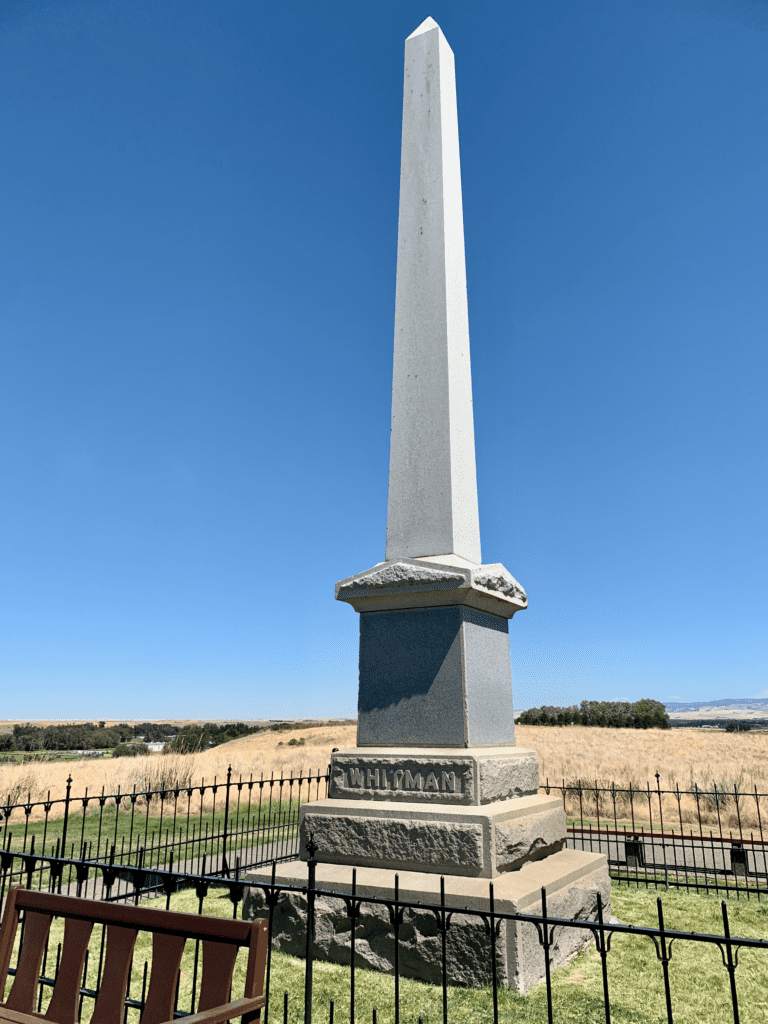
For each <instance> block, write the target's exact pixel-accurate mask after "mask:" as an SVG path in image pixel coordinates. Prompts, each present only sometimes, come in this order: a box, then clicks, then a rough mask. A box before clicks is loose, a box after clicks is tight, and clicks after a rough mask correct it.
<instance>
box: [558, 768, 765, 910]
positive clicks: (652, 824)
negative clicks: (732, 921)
mask: <svg viewBox="0 0 768 1024" xmlns="http://www.w3.org/2000/svg"><path fill="white" fill-rule="evenodd" d="M540 788H541V790H542V791H543V792H545V793H547V794H550V793H560V795H561V796H562V799H563V806H564V808H565V813H566V818H567V822H568V825H567V829H568V838H567V842H568V846H569V847H570V848H572V849H576V850H589V851H591V852H594V853H604V854H606V856H607V857H608V865H609V870H610V874H611V878H613V879H615V880H617V881H621V882H626V883H628V884H630V885H637V886H646V887H650V886H655V887H658V886H662V887H666V888H679V889H690V890H694V891H697V892H706V893H714V894H722V895H724V896H728V897H736V898H739V899H740V898H742V897H743V898H746V899H750V898H752V897H756V898H757V899H761V898H763V897H768V836H767V835H766V834H765V833H764V832H763V821H764V817H765V811H766V810H768V794H765V793H758V792H757V787H755V788H754V790H748V791H746V792H743V791H740V790H739V787H738V785H734V786H733V787H728V788H724V787H722V786H718V785H717V783H715V782H713V783H712V786H711V788H709V789H707V788H699V787H698V786H694V788H693V789H687V790H681V789H680V788H679V786H676V787H675V788H674V789H662V788H661V785H660V775H659V774H658V773H657V774H656V785H655V787H654V786H651V784H650V783H648V784H647V785H646V787H645V788H641V787H633V786H627V787H624V786H616V785H615V784H614V783H611V784H610V785H601V784H599V783H597V782H595V783H594V784H590V783H587V782H582V781H581V780H578V781H576V782H573V783H569V782H566V781H565V780H563V781H562V783H560V784H556V783H551V782H550V781H549V779H547V781H546V783H545V784H544V785H543V786H541V787H540Z"/></svg>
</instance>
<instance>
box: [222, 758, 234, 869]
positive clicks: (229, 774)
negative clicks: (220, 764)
mask: <svg viewBox="0 0 768 1024" xmlns="http://www.w3.org/2000/svg"><path fill="white" fill-rule="evenodd" d="M231 785H232V765H230V766H229V767H228V768H227V788H226V792H225V794H224V836H223V838H222V841H221V873H222V874H223V875H224V877H225V878H229V865H228V864H227V825H228V824H229V789H230V786H231Z"/></svg>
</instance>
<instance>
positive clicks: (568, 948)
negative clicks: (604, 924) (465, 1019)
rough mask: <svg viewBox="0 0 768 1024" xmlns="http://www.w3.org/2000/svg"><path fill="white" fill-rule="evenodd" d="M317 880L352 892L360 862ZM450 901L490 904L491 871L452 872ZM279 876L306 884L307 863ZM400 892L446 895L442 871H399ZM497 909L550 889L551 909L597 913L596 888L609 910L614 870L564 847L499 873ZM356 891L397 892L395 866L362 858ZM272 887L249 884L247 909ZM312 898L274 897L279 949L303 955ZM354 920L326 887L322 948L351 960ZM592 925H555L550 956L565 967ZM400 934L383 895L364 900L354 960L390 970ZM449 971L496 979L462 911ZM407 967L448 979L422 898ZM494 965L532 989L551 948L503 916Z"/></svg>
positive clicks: (263, 873) (481, 980)
mask: <svg viewBox="0 0 768 1024" xmlns="http://www.w3.org/2000/svg"><path fill="white" fill-rule="evenodd" d="M316 872H317V873H316V886H317V888H318V889H325V890H332V891H334V892H340V893H345V894H349V893H351V891H352V869H351V867H349V866H348V865H340V864H318V865H317V869H316ZM271 876H272V872H271V869H270V868H263V869H260V870H257V871H251V872H249V873H248V874H246V875H245V878H244V880H245V881H246V882H248V881H250V882H251V883H260V882H261V883H269V882H270V881H271ZM444 877H445V905H446V906H448V907H457V906H458V907H465V908H468V909H477V910H483V911H485V912H486V913H487V911H488V905H489V904H488V897H489V890H488V881H487V880H486V879H481V878H468V877H466V876H459V875H445V876H444ZM275 881H276V883H277V884H278V885H281V884H282V885H306V883H307V865H306V863H304V862H303V861H298V860H297V861H291V862H290V863H288V864H282V865H279V866H278V870H277V874H276V877H275ZM399 883H400V899H401V900H402V901H404V902H409V903H416V902H422V903H431V904H439V903H440V875H438V874H435V873H432V872H418V871H401V872H399ZM493 885H494V900H495V909H496V912H497V913H529V914H540V913H541V889H542V887H545V888H546V892H547V913H548V915H550V916H552V917H560V918H567V919H570V920H574V919H581V920H590V919H595V918H596V913H597V893H598V892H599V893H600V894H601V897H602V900H603V907H604V913H605V917H606V919H607V918H608V917H609V916H610V893H611V887H610V879H609V876H608V863H607V860H606V857H605V856H604V855H603V854H595V853H584V852H582V851H580V850H561V851H560V852H559V853H554V854H552V855H551V856H549V857H547V858H545V859H544V860H540V861H536V862H533V863H528V864H525V865H524V866H523V867H522V868H521V869H520V870H519V871H514V872H510V873H508V874H504V875H501V876H499V877H498V878H496V879H494V882H493ZM356 895H357V897H358V898H361V899H363V900H364V899H365V898H366V897H380V898H389V899H391V898H393V895H394V873H393V872H392V871H391V870H381V869H376V868H368V867H359V868H357V886H356ZM268 913H269V911H268V908H267V904H266V900H265V896H264V891H263V890H262V889H259V888H258V887H257V885H253V884H252V885H251V886H249V887H248V888H247V890H246V895H245V901H244V903H243V917H244V919H246V920H253V919H254V918H257V917H266V916H268ZM306 918H307V898H306V896H305V895H304V894H302V893H296V892H286V893H284V894H282V895H281V897H280V899H279V902H278V904H277V906H276V907H275V912H274V920H273V930H272V941H273V943H274V947H275V948H276V949H279V950H281V951H282V952H284V953H289V954H291V955H292V956H298V957H303V956H304V955H305V951H306V944H305V943H306ZM351 937H352V933H351V922H350V919H349V917H348V916H347V908H346V906H345V904H344V902H343V900H341V899H338V898H332V897H329V896H318V897H317V898H316V901H315V937H314V946H313V949H314V955H315V957H316V958H317V959H319V960H325V961H329V962H331V963H338V964H344V965H348V964H349V962H350V955H351ZM590 939H591V934H590V933H589V932H587V931H586V930H584V929H580V928H579V929H576V928H571V929H567V928H557V929H555V933H554V937H553V944H552V946H551V949H550V964H551V966H552V967H553V968H554V967H559V966H561V965H562V964H565V963H567V962H568V960H570V959H571V958H572V957H573V956H574V955H575V954H576V953H577V952H578V951H579V950H580V949H581V948H583V947H584V946H585V945H587V944H588V942H589V941H590ZM394 954H395V938H394V932H393V930H392V926H391V924H390V918H389V911H388V909H387V907H386V906H384V905H381V904H366V903H362V904H361V906H360V913H359V916H358V918H357V922H356V927H355V963H356V966H358V967H363V968H368V969H371V970H376V971H380V972H384V973H387V974H392V973H393V972H394ZM446 955H447V961H446V972H447V979H448V982H449V984H451V985H465V986H471V987H479V986H481V985H488V984H491V982H492V980H493V974H492V962H491V940H490V936H489V935H487V934H486V930H485V924H484V922H483V920H482V919H481V918H478V917H473V916H472V915H469V914H460V913H459V914H454V915H453V916H452V917H451V920H450V926H449V928H448V931H447V933H446ZM399 970H400V974H401V976H402V977H407V978H415V979H417V980H420V981H425V982H429V983H430V984H433V985H439V984H441V983H442V941H441V936H440V932H439V931H438V928H437V922H436V919H435V915H434V914H433V913H432V912H431V911H428V910H424V909H420V908H414V909H408V910H406V911H405V912H404V916H403V923H402V925H401V926H400V935H399ZM496 970H497V978H498V981H499V983H500V984H503V985H507V986H512V987H514V988H515V989H517V991H518V992H521V993H525V992H528V991H529V990H530V989H531V988H532V987H533V986H534V985H536V984H537V983H538V982H539V981H541V980H542V979H543V977H544V971H545V966H544V951H543V948H542V946H541V945H540V943H539V938H538V934H537V930H536V928H535V927H534V926H533V925H532V924H528V923H521V922H515V921H505V922H503V923H502V925H501V928H500V930H499V933H498V938H497V940H496Z"/></svg>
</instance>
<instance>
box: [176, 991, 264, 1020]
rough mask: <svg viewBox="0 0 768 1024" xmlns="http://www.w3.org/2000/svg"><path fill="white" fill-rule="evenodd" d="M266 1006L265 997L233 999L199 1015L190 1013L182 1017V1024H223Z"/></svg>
mask: <svg viewBox="0 0 768 1024" xmlns="http://www.w3.org/2000/svg"><path fill="white" fill-rule="evenodd" d="M266 1005H267V997H266V996H254V997H253V998H252V999H233V1000H232V1002H231V1003H223V1004H222V1005H221V1006H214V1007H212V1008H211V1009H210V1010H202V1011H201V1012H200V1013H192V1014H190V1015H189V1016H188V1017H183V1018H182V1022H183V1024H224V1022H225V1021H228V1020H232V1018H233V1017H239V1016H241V1014H245V1013H253V1012H254V1011H255V1010H263V1009H264V1007H265V1006H266ZM168 1024H180V1022H178V1021H168Z"/></svg>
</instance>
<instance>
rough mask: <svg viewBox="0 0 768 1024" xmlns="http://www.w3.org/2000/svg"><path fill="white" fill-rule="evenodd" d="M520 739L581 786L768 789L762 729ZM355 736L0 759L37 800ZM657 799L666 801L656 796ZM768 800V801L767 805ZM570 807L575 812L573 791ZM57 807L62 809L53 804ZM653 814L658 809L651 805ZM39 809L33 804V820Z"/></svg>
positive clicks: (321, 749)
mask: <svg viewBox="0 0 768 1024" xmlns="http://www.w3.org/2000/svg"><path fill="white" fill-rule="evenodd" d="M291 739H296V740H297V741H301V740H303V741H304V743H303V745H301V746H296V745H293V746H292V745H290V740H291ZM517 743H518V745H519V746H521V747H529V748H532V749H534V750H535V751H536V752H537V754H538V755H539V763H540V771H541V781H542V784H543V783H544V781H545V780H546V779H549V781H550V783H552V784H556V785H561V784H562V783H563V782H565V783H566V785H569V786H573V785H574V784H575V783H577V781H578V780H581V781H582V782H583V783H585V784H588V785H592V786H594V785H595V783H597V784H598V786H610V784H611V783H612V782H615V783H616V785H617V786H621V787H626V786H629V785H630V784H631V785H632V786H633V787H634V788H637V789H645V788H646V786H647V784H648V783H650V784H651V787H652V788H655V787H656V779H655V773H656V772H658V773H659V776H660V779H659V782H660V786H661V788H662V789H674V788H675V786H679V787H680V789H681V790H684V789H690V788H692V786H693V785H694V784H696V785H698V787H699V789H701V790H712V788H713V787H712V783H713V781H714V782H716V783H717V786H718V788H719V789H730V790H731V791H733V786H734V784H736V785H737V786H738V788H739V791H740V792H741V793H746V792H748V791H750V790H752V791H754V787H755V786H756V787H757V789H758V791H759V792H768V736H766V735H765V734H757V733H741V734H738V733H736V734H733V733H719V732H711V731H709V730H699V729H685V730H681V729H680V730H678V729H672V730H667V731H661V730H641V729H598V728H586V727H583V726H566V727H563V728H558V727H552V726H518V729H517ZM354 744H355V726H354V725H353V724H350V725H328V726H317V727H312V728H297V729H295V730H291V731H272V730H270V731H265V732H260V733H256V734H254V735H253V736H246V737H243V738H242V739H239V740H233V741H232V742H230V743H225V744H222V745H221V746H219V747H213V748H212V749H210V750H207V751H205V752H203V753H199V754H194V755H163V754H155V755H152V756H150V757H144V758H117V759H112V758H103V759H94V760H84V761H69V762H63V763H50V764H39V763H35V764H22V765H9V764H4V765H2V766H0V802H2V803H5V802H6V800H7V798H8V796H9V795H10V796H11V797H12V798H14V797H15V798H16V799H15V800H12V802H18V801H19V799H21V800H26V799H27V794H30V795H31V798H32V800H35V799H38V800H40V799H45V798H46V796H47V794H48V793H50V796H51V797H54V798H55V797H61V796H63V795H64V791H65V785H66V779H67V776H68V775H69V774H71V775H72V779H73V783H72V795H73V796H74V797H82V796H84V795H85V793H86V790H87V792H88V794H90V795H98V794H99V793H101V792H102V791H103V792H105V793H114V792H116V791H117V788H118V786H119V787H120V790H121V792H126V790H127V791H130V790H131V789H132V788H133V787H134V785H135V786H136V789H137V791H138V790H142V789H147V788H150V789H155V788H159V785H160V782H161V779H164V780H165V784H166V785H171V786H173V785H181V786H187V785H189V784H190V783H192V782H194V783H195V784H197V785H200V784H201V782H203V781H204V782H205V783H212V782H213V781H214V779H216V780H217V781H219V782H221V781H222V780H223V779H224V778H225V777H226V773H227V768H228V766H229V765H231V766H232V771H233V777H234V779H235V780H236V779H238V778H239V777H240V776H242V777H243V778H244V779H249V778H250V776H251V774H253V777H254V778H256V779H258V778H260V777H261V776H262V774H263V775H264V776H265V777H266V778H269V777H270V776H271V775H272V774H273V773H274V776H275V777H279V776H280V775H281V773H282V775H283V776H284V777H286V778H287V777H290V776H293V777H296V776H297V775H299V774H300V773H301V774H313V775H314V774H317V773H321V774H322V773H324V772H325V770H326V766H327V765H328V762H329V760H330V754H331V750H332V749H333V747H339V748H342V749H343V748H344V747H351V746H354ZM657 803H658V801H657ZM643 808H644V804H643V801H642V800H640V801H638V802H637V803H636V805H635V806H634V807H632V808H630V807H629V801H628V800H624V801H623V802H622V801H621V800H620V801H619V802H618V805H617V812H618V814H619V817H620V818H623V819H627V818H629V817H630V816H631V812H632V810H634V811H635V819H636V820H641V821H642V820H644V816H645V819H647V801H646V806H645V810H644V809H643ZM584 809H585V813H586V814H587V816H590V817H593V816H594V814H595V813H596V810H597V808H596V806H595V804H594V799H593V800H592V802H591V803H590V802H589V801H587V802H586V804H585V807H584ZM663 809H664V815H665V821H667V820H670V819H672V818H674V819H675V820H679V819H680V818H682V821H683V823H684V824H686V825H690V824H691V823H693V822H694V821H695V820H696V806H695V802H693V801H691V800H687V801H686V800H685V799H684V800H683V801H682V802H681V805H680V807H679V808H678V804H677V801H676V799H675V797H674V796H670V797H667V798H665V799H664V801H663ZM763 809H768V802H766V807H765V808H763V806H762V804H761V810H763ZM568 810H569V813H572V814H573V813H576V805H575V803H574V801H573V799H572V798H569V803H568ZM699 810H701V811H702V812H703V816H704V820H705V821H707V822H709V823H715V824H716V823H717V815H718V811H719V812H720V818H721V823H722V824H723V826H724V827H733V828H735V827H737V825H738V821H737V819H738V816H739V814H741V818H742V822H741V823H742V827H746V828H756V827H757V826H758V819H757V815H756V813H755V812H756V807H755V801H754V799H752V801H751V804H750V803H749V801H747V802H746V803H745V804H743V805H742V804H740V806H739V808H738V814H737V808H736V807H735V802H734V801H731V802H730V804H728V802H725V803H722V804H721V805H720V807H719V808H718V806H717V804H716V803H715V804H714V805H713V804H712V802H711V801H709V802H707V801H706V800H704V801H701V802H700V807H699ZM52 813H54V814H55V813H56V806H55V805H54V808H53V811H52ZM606 813H608V814H611V815H612V813H613V809H612V804H611V800H610V798H604V799H603V800H602V801H601V815H605V814H606ZM653 813H654V815H655V814H656V809H655V808H654V809H653ZM37 816H38V814H37V813H36V812H33V815H32V820H34V819H35V817H37Z"/></svg>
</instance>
